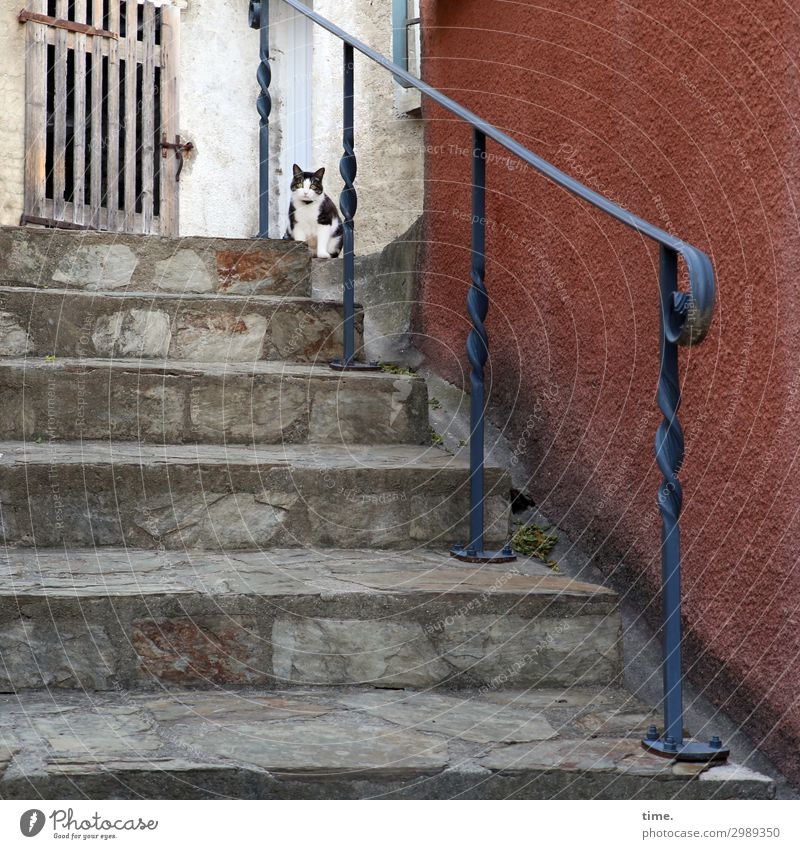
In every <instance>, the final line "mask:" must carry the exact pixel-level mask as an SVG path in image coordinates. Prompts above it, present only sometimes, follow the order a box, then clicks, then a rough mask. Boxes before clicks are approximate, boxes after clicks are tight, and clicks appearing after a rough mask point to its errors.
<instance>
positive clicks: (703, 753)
mask: <svg viewBox="0 0 800 849" xmlns="http://www.w3.org/2000/svg"><path fill="white" fill-rule="evenodd" d="M642 747H643V748H644V749H646V750H647V751H648V752H651V753H652V754H654V755H658V756H659V757H661V758H670V759H671V760H673V761H686V762H688V763H724V762H725V761H727V760H728V755H730V753H731V751H730V749H727V748H726V747H725V746H722V745H719V746H712V745H711V744H710V743H700V742H698V741H696V740H687V741H685V742H683V743H681V744H680V745H679V746H677V748H676V747H675V744H674V743H672V744H670V745H669V746H668V745H667V744H666V742H665V741H664V740H647V739H645V740H642Z"/></svg>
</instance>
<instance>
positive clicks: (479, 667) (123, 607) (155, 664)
mask: <svg viewBox="0 0 800 849" xmlns="http://www.w3.org/2000/svg"><path fill="white" fill-rule="evenodd" d="M0 652H2V656H3V663H2V664H0V691H3V692H9V691H17V690H21V689H25V688H46V689H48V690H51V691H52V690H53V689H56V688H65V687H66V688H76V689H86V690H111V689H117V688H125V689H147V688H154V687H157V688H161V687H164V686H198V687H208V686H214V685H221V684H233V685H240V686H261V687H280V686H286V685H287V684H290V685H301V684H302V685H304V684H313V685H339V686H347V685H357V684H372V685H375V686H381V687H405V686H414V687H437V686H440V685H443V686H446V687H465V686H479V687H488V688H491V689H500V688H503V687H508V686H517V687H519V686H539V687H540V686H568V685H571V684H572V685H574V684H604V685H605V684H609V683H611V682H613V681H615V680H616V679H617V678H618V676H619V675H620V674H621V670H622V657H621V626H620V618H619V612H618V610H617V601H616V596H615V594H614V593H613V592H611V591H610V590H608V589H606V588H604V587H600V586H596V585H594V584H587V583H582V582H579V581H575V580H571V579H568V578H564V577H561V576H557V575H553V574H552V573H548V570H547V569H546V567H544V566H543V565H542V564H540V563H537V562H536V561H532V560H528V559H527V558H521V559H520V560H519V561H517V562H515V563H511V564H506V565H504V566H502V567H501V566H495V567H493V568H487V567H480V566H477V567H476V566H468V565H466V564H461V563H459V562H458V561H455V560H453V559H452V558H450V557H449V556H447V554H446V553H435V552H389V551H347V550H344V551H343V550H333V549H328V550H325V551H304V550H278V551H269V552H239V553H232V552H231V553H228V554H215V553H213V552H186V553H184V552H156V551H136V550H132V549H128V550H124V549H103V548H100V549H84V550H63V549H62V550H47V549H39V550H38V551H35V550H33V549H27V550H25V549H7V550H6V551H5V552H4V553H3V554H0Z"/></svg>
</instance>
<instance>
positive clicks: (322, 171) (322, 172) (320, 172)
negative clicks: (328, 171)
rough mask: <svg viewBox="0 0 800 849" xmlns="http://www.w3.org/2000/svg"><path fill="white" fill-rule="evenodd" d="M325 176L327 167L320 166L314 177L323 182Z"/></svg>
mask: <svg viewBox="0 0 800 849" xmlns="http://www.w3.org/2000/svg"><path fill="white" fill-rule="evenodd" d="M324 176H325V169H324V168H320V169H319V170H318V171H315V172H314V179H315V180H319V181H320V183H321V182H322V178H323V177H324Z"/></svg>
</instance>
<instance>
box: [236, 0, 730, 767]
mask: <svg viewBox="0 0 800 849" xmlns="http://www.w3.org/2000/svg"><path fill="white" fill-rule="evenodd" d="M283 2H285V3H286V4H287V5H289V6H291V7H292V8H293V9H294V10H295V11H297V12H298V13H299V14H301V15H304V16H305V17H306V18H308V19H309V20H311V21H313V22H314V23H315V24H317V25H318V26H320V27H322V28H323V29H325V30H327V31H328V32H329V33H331V34H332V35H334V36H336V37H337V38H339V39H340V40H341V41H342V43H343V60H344V66H343V71H344V75H343V89H344V91H343V139H342V140H343V148H344V153H343V156H342V158H341V161H340V173H341V175H342V178H343V180H344V183H345V186H344V190H343V191H342V194H341V196H340V208H341V211H342V214H343V222H342V224H343V228H344V243H343V257H344V269H343V295H344V297H343V301H344V356H343V357H342V358H341V359H340V360H337V361H335V362H334V363H332V364H331V365H332V366H333V367H335V368H343V369H347V368H364V367H367V368H368V367H370V366H371V364H365V363H360V362H358V361H357V360H356V358H355V341H354V336H355V329H354V328H355V321H354V313H355V300H354V292H355V260H354V253H355V251H354V217H355V212H356V206H357V196H356V189H355V185H354V181H355V177H356V156H355V150H354V128H353V124H354V115H353V98H354V85H355V82H354V62H353V51H354V50H357V51H358V52H359V53H361V54H363V55H364V56H366V57H367V58H368V59H371V60H372V61H373V62H375V63H376V64H378V65H380V66H381V67H382V68H384V69H385V70H386V71H388V72H389V73H391V74H392V75H393V76H394V77H395V78H396V79H398V81H402V82H403V83H404V84H405V85H406V86H407V87H410V88H415V89H417V90H418V91H419V92H420V93H421V94H423V95H425V96H426V97H427V98H429V99H430V100H432V101H434V102H435V103H438V104H439V105H440V106H442V107H443V108H444V109H446V110H447V111H448V112H450V113H451V114H453V115H455V116H456V117H457V118H460V119H461V120H462V121H465V122H466V123H467V124H469V125H470V126H471V127H472V133H473V144H472V152H473V166H472V244H471V272H470V281H471V283H470V290H469V293H468V296H467V308H468V311H469V315H470V318H471V320H472V329H471V331H470V333H469V336H468V339H467V354H468V357H469V362H470V383H471V390H472V392H471V432H470V542H469V544H468V545H466V546H456V547H455V548H454V549H452V550H451V554H452V555H453V556H455V557H458V558H459V559H462V560H468V561H472V562H489V561H492V562H497V561H500V562H502V561H505V560H511V559H513V558H514V555H513V553H512V551H511V549H510V548H508V547H506V548H504V549H503V550H502V551H500V552H489V551H485V550H484V506H485V505H484V500H485V494H484V415H485V402H484V367H485V364H486V360H487V358H488V354H489V338H488V334H487V331H486V326H485V320H486V315H487V312H488V307H489V298H488V293H487V290H486V285H485V257H484V248H485V238H486V226H485V216H484V211H485V202H486V140H487V139H491V140H492V141H494V142H496V143H497V144H499V145H501V146H502V147H504V148H505V149H506V150H508V151H509V152H510V153H512V154H514V156H516V157H517V158H518V159H520V160H522V161H523V162H525V163H527V164H528V165H530V166H531V167H532V168H534V169H535V170H536V171H538V172H539V173H540V174H543V175H544V176H545V177H547V178H548V179H549V180H551V181H552V182H554V183H556V184H557V185H559V186H561V187H562V188H564V189H566V190H567V191H568V192H571V193H572V194H574V195H576V196H577V197H579V198H581V199H582V200H585V201H586V202H587V203H590V204H591V205H592V206H594V207H596V208H597V209H599V210H601V211H602V212H604V213H606V214H607V215H609V216H610V217H611V218H613V219H615V220H617V221H619V222H621V223H622V224H625V225H626V226H628V227H630V228H631V229H633V230H635V231H636V232H637V233H640V234H641V235H642V236H646V237H647V238H649V239H652V240H653V241H655V242H656V243H658V245H659V246H660V259H659V278H660V292H661V323H660V338H661V367H660V372H659V387H658V404H659V408H660V409H661V412H662V414H663V419H662V421H661V423H660V424H659V427H658V430H657V433H656V440H655V449H656V461H657V463H658V467H659V469H660V471H661V474H662V477H663V480H662V483H661V485H660V487H659V492H658V506H659V510H660V512H661V517H662V535H661V560H662V602H663V631H662V636H663V644H664V647H663V652H664V654H663V658H664V659H663V675H664V730H663V734H662V735H659V733H658V731H657V729H656V728H655V726H651V728H650V729H649V730H648V733H647V737H646V738H645V740H643V741H642V742H643V745H644V746H645V747H646V748H647V749H649V750H650V751H653V752H656V753H657V754H661V755H664V756H667V757H671V758H674V759H679V760H694V761H721V760H725V758H727V756H728V750H727V749H726V748H724V747H723V746H722V744H721V743H720V741H719V739H718V738H717V737H713V738H712V739H711V740H710V741H709V742H708V743H700V742H697V741H684V738H683V694H682V686H683V675H682V669H681V590H680V556H681V555H680V525H679V517H680V512H681V507H682V504H683V493H682V490H681V485H680V483H679V481H678V472H679V471H680V468H681V465H682V463H683V457H684V439H683V431H682V429H681V426H680V423H679V421H678V418H677V412H678V407H679V406H680V384H679V380H678V347H677V346H678V345H694V344H697V343H699V342H702V340H703V339H704V338H705V336H706V334H707V333H708V330H709V327H710V325H711V321H712V318H713V314H714V302H715V298H716V287H715V281H714V270H713V267H712V265H711V260H710V259H709V258H708V256H706V254H705V253H703V251H701V250H700V249H699V248H697V247H695V246H694V245H691V244H689V243H688V242H685V241H683V240H682V239H679V238H678V237H676V236H674V235H672V234H671V233H668V232H667V231H665V230H662V229H661V228H660V227H657V226H655V225H654V224H651V223H650V222H649V221H646V220H645V219H643V218H640V217H639V216H638V215H634V214H633V213H632V212H630V211H629V210H627V209H625V208H624V207H622V206H620V205H619V204H616V203H614V202H613V201H611V200H609V199H608V198H606V197H604V196H603V195H601V194H599V193H598V192H596V191H594V190H593V189H590V188H589V187H588V186H585V185H583V184H582V183H580V182H578V181H577V180H574V179H573V178H572V177H570V176H569V175H568V174H566V173H564V172H563V171H561V170H559V169H558V168H556V167H555V166H554V165H552V164H551V163H549V162H547V161H546V160H544V159H542V158H541V157H540V156H537V155H536V154H535V153H533V151H531V150H528V148H526V147H524V146H523V145H521V144H520V143H519V142H518V141H516V140H515V139H513V138H512V137H511V136H509V135H508V134H506V133H504V132H503V131H502V130H499V129H497V127H494V126H493V125H492V124H490V123H489V122H488V121H485V120H484V119H483V118H481V117H480V116H478V115H476V114H475V113H474V112H471V111H470V110H469V109H467V108H465V107H464V106H462V105H461V104H460V103H457V102H456V101H455V100H452V99H451V98H450V97H448V96H447V95H445V94H443V93H442V92H440V91H439V90H438V89H435V88H433V87H432V86H430V85H429V84H428V83H426V82H425V81H424V80H421V79H419V78H418V77H416V76H414V75H413V74H411V73H409V72H408V71H407V70H406V69H405V68H402V67H401V66H400V65H397V64H396V63H394V62H392V61H390V60H389V59H387V58H386V57H385V56H383V55H382V54H380V53H378V52H377V51H376V50H373V49H372V48H371V47H369V46H368V45H367V44H364V42H362V41H360V40H359V39H357V38H355V37H354V36H353V35H351V34H350V33H348V32H345V30H343V29H342V28H341V27H338V26H337V25H336V24H334V23H333V22H331V21H329V20H328V19H327V18H324V17H323V16H322V15H320V14H318V13H317V12H314V11H313V10H312V9H309V8H308V7H307V6H306V5H304V4H303V3H300V2H297V0H283ZM267 3H268V0H263V2H256V0H251V2H250V10H249V15H250V25H251V26H253V27H257V28H260V30H261V51H260V66H259V70H258V74H257V78H258V82H259V85H260V87H261V93H260V94H259V99H258V111H259V114H260V116H261V136H260V138H261V149H260V169H259V170H260V199H261V203H260V220H259V233H260V235H262V236H263V235H266V232H267V209H266V205H265V197H266V193H267V186H268V139H269V136H268V132H269V130H268V124H269V111H270V107H271V101H270V99H269V91H268V89H269V79H270V72H269V55H268V45H269V30H268V28H269V19H268V18H269V16H268V14H266V11H267ZM262 8H263V12H262ZM265 145H266V146H267V148H266V149H265ZM678 256H681V257H683V259H684V262H685V263H686V269H687V271H688V278H689V290H688V291H687V292H682V291H680V290H679V288H678Z"/></svg>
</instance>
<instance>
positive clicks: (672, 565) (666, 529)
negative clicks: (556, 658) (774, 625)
mask: <svg viewBox="0 0 800 849" xmlns="http://www.w3.org/2000/svg"><path fill="white" fill-rule="evenodd" d="M660 278H661V373H660V375H659V380H658V406H659V407H660V409H661V412H662V414H663V416H664V418H663V420H662V422H661V423H660V424H659V426H658V430H657V432H656V461H657V463H658V467H659V469H660V470H661V474H662V476H663V481H662V483H661V486H660V487H659V489H658V507H659V510H660V511H661V570H662V606H663V613H664V630H663V642H664V660H663V676H664V740H665V741H666V743H667V745H668V746H670V747H671V746H672V745H673V744H674V745H675V747H676V749H677V747H678V746H680V745H681V744H682V743H683V693H682V680H681V679H682V673H681V571H680V570H681V562H680V560H681V536H680V534H681V532H680V524H679V519H680V514H681V507H682V506H683V490H682V489H681V485H680V482H679V481H678V472H679V471H680V469H681V466H682V465H683V458H684V441H683V429H682V428H681V426H680V422H679V421H678V408H679V407H680V403H681V390H680V383H679V376H678V344H677V335H678V334H679V329H678V330H677V331H676V328H675V323H676V322H675V319H676V318H677V319H678V321H680V316H681V313H682V312H684V308H685V306H686V302H685V300H684V299H683V298H680V297H678V298H677V299H676V296H677V295H678V255H677V254H676V253H675V251H673V250H671V249H669V248H666V247H662V248H661V258H660ZM676 313H677V315H676Z"/></svg>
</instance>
